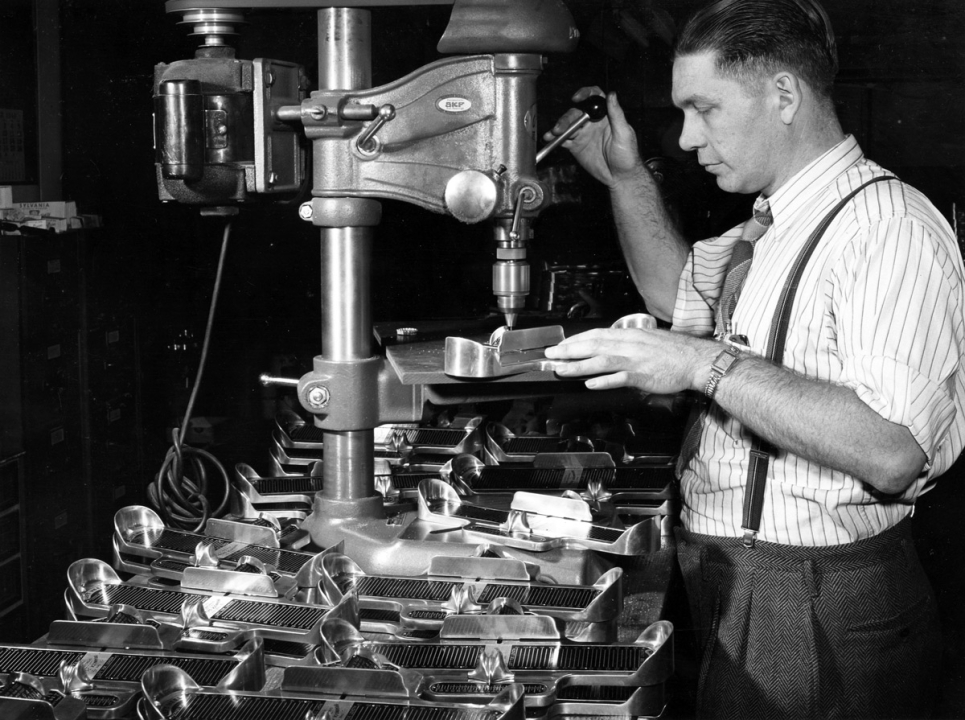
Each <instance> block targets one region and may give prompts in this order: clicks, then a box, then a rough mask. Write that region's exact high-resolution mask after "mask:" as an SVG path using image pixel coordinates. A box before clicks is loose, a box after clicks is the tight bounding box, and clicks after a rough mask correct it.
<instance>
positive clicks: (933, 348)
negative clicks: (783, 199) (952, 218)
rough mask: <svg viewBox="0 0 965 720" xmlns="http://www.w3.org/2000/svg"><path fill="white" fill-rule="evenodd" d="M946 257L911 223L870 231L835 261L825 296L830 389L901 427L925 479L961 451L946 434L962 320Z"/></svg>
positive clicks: (952, 412) (956, 389) (951, 424)
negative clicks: (830, 337) (832, 358)
mask: <svg viewBox="0 0 965 720" xmlns="http://www.w3.org/2000/svg"><path fill="white" fill-rule="evenodd" d="M956 250H957V249H956ZM951 251H952V248H950V247H949V243H948V242H943V241H942V240H941V239H940V238H939V237H938V236H937V234H936V233H933V232H932V231H931V230H930V228H929V227H928V226H927V225H925V224H923V223H921V222H919V221H917V220H913V219H908V218H895V219H889V220H885V221H881V222H878V223H875V224H874V225H872V226H870V227H869V228H866V229H865V230H863V231H862V232H861V233H859V234H858V235H857V236H856V237H855V238H854V240H853V241H852V242H851V243H850V244H849V246H848V249H847V251H846V252H845V253H843V254H842V256H841V257H840V258H839V260H838V263H837V264H836V267H835V282H834V288H833V295H832V309H833V313H834V317H835V321H836V326H837V328H836V329H837V352H838V355H839V360H840V362H841V376H840V377H839V378H838V382H839V383H841V384H842V385H844V386H846V387H849V388H851V389H852V390H854V391H855V393H856V394H857V395H858V397H859V398H860V399H861V400H862V401H863V402H865V403H866V404H867V405H868V406H869V407H870V408H872V409H873V410H874V411H875V412H877V413H878V414H879V415H881V416H882V417H883V418H884V419H886V420H889V421H891V422H893V423H896V424H899V425H903V426H905V427H907V428H908V429H909V431H910V432H911V433H912V435H913V436H914V438H915V440H916V441H917V442H918V444H919V446H920V447H921V449H922V450H923V451H924V453H925V455H926V457H927V465H926V470H927V474H928V477H933V476H935V475H939V474H941V473H942V472H944V471H945V470H946V469H947V468H948V466H949V465H950V464H951V463H952V462H953V461H954V460H955V456H956V455H957V454H958V450H960V448H961V439H960V438H957V439H956V438H954V437H950V436H952V435H960V434H961V429H960V419H959V423H958V424H957V425H956V415H957V414H958V413H960V408H959V405H960V403H961V398H962V394H963V390H965V388H963V387H961V384H962V380H961V373H960V372H959V364H960V363H961V358H962V355H963V353H965V319H963V307H962V298H963V287H962V277H961V274H960V271H959V270H958V269H957V268H958V267H959V266H960V262H959V261H958V260H957V258H954V257H952V256H951Z"/></svg>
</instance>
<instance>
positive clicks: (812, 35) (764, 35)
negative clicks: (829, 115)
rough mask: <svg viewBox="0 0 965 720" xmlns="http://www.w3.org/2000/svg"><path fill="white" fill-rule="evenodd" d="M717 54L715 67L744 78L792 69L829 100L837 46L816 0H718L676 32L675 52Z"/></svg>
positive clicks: (749, 81)
mask: <svg viewBox="0 0 965 720" xmlns="http://www.w3.org/2000/svg"><path fill="white" fill-rule="evenodd" d="M704 52H714V53H716V54H717V70H718V71H719V72H720V73H721V74H722V75H724V76H726V77H730V78H733V79H736V80H738V81H740V82H742V83H744V84H754V82H755V81H756V80H757V79H759V78H760V77H761V75H762V74H770V73H773V72H777V71H779V70H790V71H791V72H793V73H795V74H796V75H797V76H798V77H800V78H801V79H802V80H804V81H805V82H806V83H807V84H808V85H809V86H810V87H811V88H812V89H813V90H814V91H815V92H816V93H817V94H818V96H819V97H820V98H821V99H822V100H824V101H825V102H830V100H831V92H832V87H833V85H834V76H835V75H836V74H837V72H838V51H837V46H836V44H835V42H834V32H833V31H832V30H831V22H830V21H829V20H828V16H827V13H825V12H824V8H822V7H821V5H820V4H819V3H818V0H717V1H716V2H713V3H711V4H710V5H707V6H706V7H704V8H702V9H701V10H698V11H697V12H696V13H695V14H694V15H693V17H691V18H690V20H688V21H687V24H686V25H685V26H684V29H683V30H682V31H681V33H680V35H679V36H678V38H677V44H676V48H675V56H676V57H681V56H685V55H696V54H698V53H704Z"/></svg>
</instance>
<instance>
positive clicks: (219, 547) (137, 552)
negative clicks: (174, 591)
mask: <svg viewBox="0 0 965 720" xmlns="http://www.w3.org/2000/svg"><path fill="white" fill-rule="evenodd" d="M211 523H212V521H210V520H209V524H211ZM224 526H225V523H224V522H222V523H214V524H213V525H211V527H212V528H222V527H224ZM114 542H115V552H116V558H115V560H116V562H117V563H118V564H120V565H121V566H122V567H123V569H124V570H125V571H127V572H136V573H143V572H144V570H143V569H134V570H132V569H131V564H132V563H134V564H136V565H138V567H139V568H144V567H147V566H149V565H150V563H151V562H153V561H154V560H159V559H167V560H177V561H180V562H183V563H193V562H194V561H195V558H196V557H197V552H198V549H199V548H203V549H205V550H207V551H208V552H209V553H210V554H211V556H212V557H213V559H214V560H215V564H216V565H218V566H221V567H226V568H235V567H237V566H238V565H239V564H242V562H243V559H244V558H257V559H258V560H260V561H261V562H263V563H265V564H267V565H269V566H271V568H272V569H273V571H274V572H277V573H280V574H282V575H287V576H291V577H294V576H297V575H298V573H299V572H300V571H301V570H302V568H303V567H304V566H305V565H306V564H308V563H310V562H311V561H312V559H313V558H314V557H315V554H316V553H310V552H298V551H295V550H291V549H285V548H281V547H278V546H268V545H259V544H256V543H251V542H245V541H243V540H241V539H238V538H224V537H216V536H211V535H200V534H198V533H192V532H188V531H186V530H179V529H176V528H168V527H166V526H165V525H164V522H163V521H162V520H161V518H160V517H159V516H158V515H157V513H155V512H154V511H153V510H151V509H150V508H146V507H143V506H139V505H131V506H128V507H126V508H122V509H120V510H118V511H117V513H115V515H114Z"/></svg>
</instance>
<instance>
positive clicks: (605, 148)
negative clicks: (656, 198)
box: [543, 87, 647, 188]
mask: <svg viewBox="0 0 965 720" xmlns="http://www.w3.org/2000/svg"><path fill="white" fill-rule="evenodd" d="M591 95H603V91H602V90H601V89H600V88H598V87H584V88H580V89H579V90H577V91H576V93H575V94H574V95H573V102H575V103H576V102H580V101H581V100H585V99H586V98H588V97H590V96H591ZM606 103H607V117H606V118H604V119H602V120H600V121H599V122H592V123H587V124H586V125H584V126H583V127H581V128H580V129H579V130H577V131H576V133H575V134H574V135H573V137H571V138H570V139H569V140H567V141H566V142H564V143H563V147H565V148H566V149H568V150H569V151H570V152H571V153H572V154H573V156H574V157H575V158H576V160H577V162H579V163H580V165H581V166H582V167H583V168H584V169H585V170H586V171H587V172H588V173H590V174H591V175H592V176H593V177H595V178H596V179H597V180H599V181H600V182H601V183H603V184H604V185H606V186H607V187H611V188H612V187H613V186H614V185H616V184H617V183H619V182H620V181H621V180H623V179H626V178H627V177H631V176H633V175H635V174H637V173H640V172H644V173H646V172H647V169H646V167H645V166H644V164H643V161H642V160H641V159H640V150H639V148H638V146H637V135H636V133H635V132H634V131H633V128H632V127H630V125H629V123H627V118H626V116H625V115H624V114H623V108H621V107H620V103H619V102H617V97H616V93H612V92H611V93H610V94H609V95H607V96H606ZM580 114H581V113H580V111H579V110H577V109H576V108H571V109H570V110H567V111H566V112H565V113H564V114H563V116H562V117H560V119H559V120H558V121H557V122H556V125H554V126H553V127H552V129H551V130H550V131H549V132H547V133H546V134H545V135H543V139H544V140H546V141H550V140H552V139H553V138H555V137H557V136H559V135H562V134H563V133H564V132H565V131H566V129H567V128H568V127H569V126H570V125H572V124H573V123H574V122H576V120H577V119H578V118H579V117H580Z"/></svg>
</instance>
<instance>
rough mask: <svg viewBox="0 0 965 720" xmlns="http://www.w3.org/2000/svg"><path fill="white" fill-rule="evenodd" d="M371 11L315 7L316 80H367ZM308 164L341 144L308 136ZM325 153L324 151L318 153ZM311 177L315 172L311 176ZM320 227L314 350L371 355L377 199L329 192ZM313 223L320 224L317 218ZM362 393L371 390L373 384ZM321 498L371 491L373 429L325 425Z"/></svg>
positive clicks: (364, 83)
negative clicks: (311, 144) (311, 147)
mask: <svg viewBox="0 0 965 720" xmlns="http://www.w3.org/2000/svg"><path fill="white" fill-rule="evenodd" d="M371 49H372V43H371V12H370V11H369V10H362V9H358V8H325V9H322V10H319V11H318V67H319V87H320V89H326V90H360V89H365V88H369V87H371V85H372V68H371V63H372V60H371ZM315 152H316V154H317V155H320V156H321V157H316V163H315V167H316V168H319V167H337V166H338V165H339V164H342V163H344V158H343V157H341V152H342V150H341V148H338V147H335V146H334V145H333V143H324V142H316V143H315ZM327 155H331V157H326V156H327ZM316 182H318V178H317V177H316ZM326 207H328V208H330V209H331V212H329V213H327V216H326V217H325V218H323V220H322V223H323V224H330V225H332V227H323V228H322V229H321V258H322V276H321V293H320V297H321V298H322V353H321V357H322V359H323V360H325V361H329V362H335V363H352V362H355V361H362V360H367V359H368V358H370V357H371V355H372V347H371V335H372V306H371V301H370V289H371V288H370V280H369V276H370V271H371V259H372V238H373V234H374V227H373V226H374V225H375V224H377V223H378V220H379V216H380V208H381V206H380V204H379V203H378V202H376V201H373V200H366V199H362V198H337V199H332V200H330V201H329V202H328V203H326ZM322 223H320V224H322ZM361 390H362V392H368V393H373V394H374V393H376V392H377V389H376V388H375V387H365V388H362V389H361ZM324 445H325V453H324V465H323V466H324V477H325V484H324V490H323V491H322V495H323V497H325V498H326V499H328V500H334V501H351V500H361V499H363V498H370V497H372V496H374V495H375V485H374V482H375V481H374V475H375V472H374V460H373V447H374V438H373V429H372V428H371V427H370V428H363V429H354V430H344V431H333V430H326V432H325V434H324Z"/></svg>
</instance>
